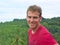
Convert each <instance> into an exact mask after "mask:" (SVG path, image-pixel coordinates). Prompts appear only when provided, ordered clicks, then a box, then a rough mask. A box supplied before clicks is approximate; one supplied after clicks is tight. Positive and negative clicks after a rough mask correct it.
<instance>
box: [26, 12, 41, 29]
mask: <svg viewBox="0 0 60 45" xmlns="http://www.w3.org/2000/svg"><path fill="white" fill-rule="evenodd" d="M40 18H41V17H39V12H37V11H36V12H32V11H28V13H27V22H28V24H29V27H30V28H32V29H36V28H37V26H38V25H39V22H40Z"/></svg>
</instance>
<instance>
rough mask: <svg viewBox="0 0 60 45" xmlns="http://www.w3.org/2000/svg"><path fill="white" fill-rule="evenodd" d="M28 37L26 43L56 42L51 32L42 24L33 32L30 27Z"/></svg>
mask: <svg viewBox="0 0 60 45" xmlns="http://www.w3.org/2000/svg"><path fill="white" fill-rule="evenodd" d="M28 37H29V39H28V40H29V41H28V45H54V44H56V43H57V42H56V40H55V39H54V38H53V36H52V35H51V33H50V32H49V31H48V30H47V29H46V28H45V27H44V26H42V25H41V26H40V27H39V28H38V29H37V31H36V32H35V33H34V34H32V29H29V31H28Z"/></svg>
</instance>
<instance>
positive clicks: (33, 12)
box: [27, 11, 40, 15]
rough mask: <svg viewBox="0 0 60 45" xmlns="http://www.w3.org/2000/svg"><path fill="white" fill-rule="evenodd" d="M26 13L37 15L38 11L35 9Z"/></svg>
mask: <svg viewBox="0 0 60 45" xmlns="http://www.w3.org/2000/svg"><path fill="white" fill-rule="evenodd" d="M27 14H28V15H39V14H40V13H39V12H37V11H28V13H27Z"/></svg>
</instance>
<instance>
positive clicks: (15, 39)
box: [0, 17, 60, 45]
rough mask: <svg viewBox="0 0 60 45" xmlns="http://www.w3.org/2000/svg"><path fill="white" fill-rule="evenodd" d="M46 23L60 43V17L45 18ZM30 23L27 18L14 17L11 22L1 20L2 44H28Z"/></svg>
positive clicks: (0, 39)
mask: <svg viewBox="0 0 60 45" xmlns="http://www.w3.org/2000/svg"><path fill="white" fill-rule="evenodd" d="M41 24H42V25H44V26H45V27H46V28H48V30H49V31H50V32H51V33H52V34H53V36H54V37H55V39H56V40H57V41H58V42H59V44H60V17H57V18H51V19H45V18H43V20H42V22H41ZM28 28H29V27H28V24H27V22H26V19H14V20H13V21H10V22H4V23H3V22H0V45H27V43H28V36H27V35H28V34H27V31H28Z"/></svg>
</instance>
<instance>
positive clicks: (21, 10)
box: [0, 0, 60, 22]
mask: <svg viewBox="0 0 60 45" xmlns="http://www.w3.org/2000/svg"><path fill="white" fill-rule="evenodd" d="M31 5H37V6H40V7H41V8H42V17H44V18H53V17H60V0H0V22H6V21H12V20H13V19H24V18H26V11H27V8H28V7H29V6H31Z"/></svg>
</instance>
